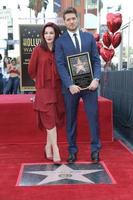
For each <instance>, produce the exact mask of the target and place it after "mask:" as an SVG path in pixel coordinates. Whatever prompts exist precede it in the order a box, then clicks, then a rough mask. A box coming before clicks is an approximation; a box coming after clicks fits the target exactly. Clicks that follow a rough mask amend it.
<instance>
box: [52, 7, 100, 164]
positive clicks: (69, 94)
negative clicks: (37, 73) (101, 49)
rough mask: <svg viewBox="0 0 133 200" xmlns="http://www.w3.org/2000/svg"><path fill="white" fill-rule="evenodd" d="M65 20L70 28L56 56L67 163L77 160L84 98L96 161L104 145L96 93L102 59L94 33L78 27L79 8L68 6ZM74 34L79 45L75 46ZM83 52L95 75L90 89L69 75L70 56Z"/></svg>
mask: <svg viewBox="0 0 133 200" xmlns="http://www.w3.org/2000/svg"><path fill="white" fill-rule="evenodd" d="M63 19H64V23H65V26H66V28H67V30H66V31H65V32H64V33H63V35H61V36H60V37H59V38H58V39H57V41H56V44H55V57H56V62H57V69H58V72H59V74H60V77H61V80H62V85H63V94H64V99H65V106H66V127H67V138H68V144H69V148H68V150H69V157H68V160H67V161H68V163H73V162H75V161H76V160H77V152H78V147H77V144H76V136H77V112H78V105H79V100H80V98H82V99H83V103H84V107H85V111H86V114H87V118H88V123H89V125H90V131H91V160H92V161H93V162H95V163H97V162H99V150H100V148H101V143H100V139H99V128H98V92H97V88H98V85H99V80H100V76H101V63H100V58H99V55H98V51H97V47H96V42H95V39H94V37H93V35H92V34H91V33H89V32H82V31H80V30H79V28H78V15H77V11H76V9H75V8H73V7H69V8H67V9H66V10H65V11H64V13H63ZM75 33H76V35H77V38H76V39H77V40H78V46H76V42H77V41H76V40H75ZM79 51H80V52H79ZM84 52H89V55H90V61H91V65H92V71H93V77H94V78H93V80H92V82H91V83H90V85H89V86H88V87H87V89H85V90H82V89H81V88H80V87H79V86H78V85H75V84H74V83H73V81H72V80H71V78H70V74H69V70H68V63H67V56H71V55H75V54H78V53H84ZM81 131H82V130H81ZM81 134H82V133H81Z"/></svg>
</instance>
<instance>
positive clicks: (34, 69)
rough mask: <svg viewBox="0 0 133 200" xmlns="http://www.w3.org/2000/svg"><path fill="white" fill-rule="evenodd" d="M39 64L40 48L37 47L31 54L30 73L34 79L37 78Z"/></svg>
mask: <svg viewBox="0 0 133 200" xmlns="http://www.w3.org/2000/svg"><path fill="white" fill-rule="evenodd" d="M37 63H38V47H35V48H34V49H33V52H32V54H31V58H30V60H29V65H28V73H29V75H30V77H31V78H32V79H34V78H36V73H37Z"/></svg>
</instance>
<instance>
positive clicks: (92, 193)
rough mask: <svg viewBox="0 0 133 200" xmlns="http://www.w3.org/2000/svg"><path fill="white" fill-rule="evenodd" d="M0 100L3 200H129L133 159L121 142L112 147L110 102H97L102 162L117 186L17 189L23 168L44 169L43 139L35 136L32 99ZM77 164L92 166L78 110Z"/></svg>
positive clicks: (64, 146)
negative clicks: (36, 166) (36, 165)
mask: <svg viewBox="0 0 133 200" xmlns="http://www.w3.org/2000/svg"><path fill="white" fill-rule="evenodd" d="M31 96H32V95H1V96H0V110H1V114H0V172H1V176H0V200H45V199H46V200H68V199H73V200H81V199H82V200H88V199H90V200H131V199H132V197H133V190H132V183H133V154H132V153H131V152H129V151H128V150H127V149H126V148H125V147H124V146H123V145H122V144H121V143H119V142H118V141H113V142H112V133H113V128H112V127H113V126H112V102H111V101H109V100H107V99H105V98H101V97H100V98H99V122H100V135H101V139H102V144H103V148H102V150H101V155H100V156H101V161H103V162H104V163H105V165H106V167H107V169H108V171H109V173H110V174H111V176H112V177H113V179H114V180H115V182H116V184H83V185H80V184H78V185H73V184H72V185H46V186H29V187H26V186H16V183H17V180H18V176H19V172H20V169H21V165H22V164H23V163H27V164H28V163H29V164H30V163H46V160H45V158H44V155H43V146H44V142H43V141H44V136H43V134H42V133H41V132H39V131H37V129H36V126H35V118H34V117H35V116H34V112H33V109H32V103H31V102H30V97H31ZM78 129H79V130H80V131H82V133H81V132H79V134H78V147H79V153H78V162H90V144H89V141H88V134H87V132H88V131H87V125H86V118H85V115H84V112H83V105H82V102H81V104H80V108H79V127H78ZM65 138H66V136H65V131H64V129H62V130H61V131H60V132H59V146H60V152H61V157H62V161H63V162H65V161H66V158H67V156H68V155H67V154H68V153H67V144H66V139H65Z"/></svg>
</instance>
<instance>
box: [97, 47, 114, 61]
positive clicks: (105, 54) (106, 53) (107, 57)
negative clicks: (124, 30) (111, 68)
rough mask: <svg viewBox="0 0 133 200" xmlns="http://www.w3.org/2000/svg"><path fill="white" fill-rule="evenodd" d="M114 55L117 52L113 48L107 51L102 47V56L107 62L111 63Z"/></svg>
mask: <svg viewBox="0 0 133 200" xmlns="http://www.w3.org/2000/svg"><path fill="white" fill-rule="evenodd" d="M114 54H115V51H114V49H112V48H111V49H107V48H104V47H102V48H101V49H100V55H101V56H102V58H103V60H104V61H105V62H109V61H110V60H111V59H112V58H113V56H114Z"/></svg>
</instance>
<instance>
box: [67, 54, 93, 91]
mask: <svg viewBox="0 0 133 200" xmlns="http://www.w3.org/2000/svg"><path fill="white" fill-rule="evenodd" d="M67 62H68V68H69V72H70V76H71V79H72V81H73V83H74V84H75V85H78V86H79V87H81V88H82V89H86V88H87V87H88V86H89V85H90V83H91V81H92V80H93V72H92V66H91V62H90V56H89V53H88V52H85V53H80V54H75V55H71V56H67Z"/></svg>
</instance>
